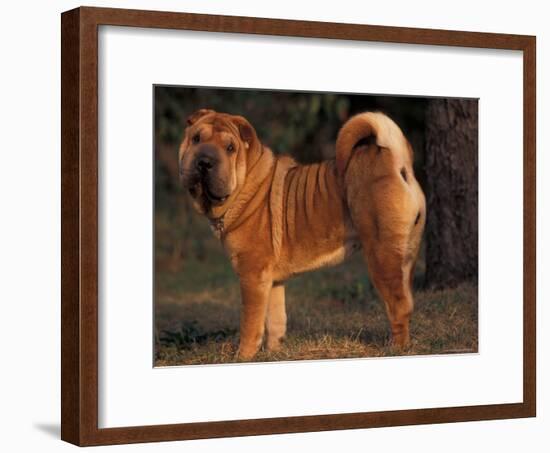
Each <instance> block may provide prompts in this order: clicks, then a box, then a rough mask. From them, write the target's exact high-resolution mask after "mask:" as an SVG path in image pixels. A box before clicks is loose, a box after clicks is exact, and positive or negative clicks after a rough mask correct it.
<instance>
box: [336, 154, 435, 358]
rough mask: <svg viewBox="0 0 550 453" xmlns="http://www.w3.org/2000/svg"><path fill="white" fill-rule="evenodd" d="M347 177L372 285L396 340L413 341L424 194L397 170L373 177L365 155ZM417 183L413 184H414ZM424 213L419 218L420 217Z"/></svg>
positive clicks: (400, 343)
mask: <svg viewBox="0 0 550 453" xmlns="http://www.w3.org/2000/svg"><path fill="white" fill-rule="evenodd" d="M354 159H355V161H356V162H357V163H359V165H357V164H356V165H353V166H352V167H351V168H350V170H351V173H353V172H358V173H357V174H355V175H354V174H352V175H351V176H352V177H351V178H349V179H348V187H347V189H348V205H349V210H350V217H351V220H352V223H353V226H354V228H355V230H356V231H357V233H358V234H359V237H360V239H361V244H362V246H363V253H364V256H365V259H366V261H367V267H368V270H369V274H370V277H371V280H372V283H373V285H374V287H375V288H376V290H377V291H378V294H379V295H380V298H381V299H382V300H383V302H384V305H385V307H386V311H387V314H388V318H389V322H390V326H391V333H392V343H393V344H394V345H396V346H399V347H403V346H406V345H407V344H408V343H409V320H410V317H411V314H412V311H413V305H414V302H413V295H412V278H413V277H412V273H413V268H414V263H415V261H416V258H417V255H418V248H419V244H420V238H421V234H422V229H423V226H424V217H425V208H424V204H423V196H422V194H421V193H420V192H418V191H417V188H416V182H415V181H414V180H412V175H409V178H408V181H405V180H404V179H403V177H402V176H401V175H400V174H399V172H398V171H395V172H394V173H392V172H388V174H387V176H383V177H379V178H371V179H369V178H368V176H369V175H368V170H367V171H365V172H364V173H366V174H367V176H366V177H365V175H364V174H363V175H361V174H360V173H359V170H361V169H365V168H366V169H368V168H369V167H368V166H367V165H365V163H364V162H362V161H364V160H366V159H367V155H366V153H363V154H358V155H356V156H355V157H354ZM413 184H414V185H413ZM419 216H420V217H419Z"/></svg>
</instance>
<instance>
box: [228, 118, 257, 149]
mask: <svg viewBox="0 0 550 453" xmlns="http://www.w3.org/2000/svg"><path fill="white" fill-rule="evenodd" d="M233 121H234V122H235V124H236V125H237V127H238V128H239V134H240V136H241V139H242V140H243V142H245V143H246V144H247V145H248V147H251V146H252V145H253V144H254V143H256V142H257V141H258V135H257V134H256V130H255V129H254V127H252V124H250V123H249V122H248V120H247V119H246V118H244V117H242V116H238V115H235V116H234V117H233Z"/></svg>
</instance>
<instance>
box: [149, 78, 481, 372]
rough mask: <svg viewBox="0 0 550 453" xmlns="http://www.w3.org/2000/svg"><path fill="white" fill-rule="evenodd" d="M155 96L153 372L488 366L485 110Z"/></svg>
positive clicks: (384, 99)
mask: <svg viewBox="0 0 550 453" xmlns="http://www.w3.org/2000/svg"><path fill="white" fill-rule="evenodd" d="M153 97H154V216H153V218H154V259H155V262H154V326H153V330H154V345H155V347H154V354H155V357H154V366H177V365H203V364H221V363H237V362H251V361H259V362H271V361H292V360H314V359H338V358H368V357H384V356H402V355H407V356H414V355H428V354H456V353H475V352H477V350H478V288H477V284H478V164H477V162H478V100H477V99H466V98H429V97H412V96H392V95H381V94H349V93H324V92H299V91H277V90H272V91H271V90H252V89H230V88H208V87H183V86H165V85H156V86H154V87H153Z"/></svg>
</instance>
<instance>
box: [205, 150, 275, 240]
mask: <svg viewBox="0 0 550 453" xmlns="http://www.w3.org/2000/svg"><path fill="white" fill-rule="evenodd" d="M259 146H260V151H259V153H258V154H259V156H258V157H257V159H256V160H255V161H254V162H252V163H251V165H250V167H249V169H248V171H247V174H246V178H245V182H244V184H243V186H242V187H241V188H240V189H239V191H238V192H237V193H236V194H235V195H234V199H233V201H232V203H229V204H228V206H227V207H226V206H220V207H214V208H212V211H211V215H210V216H209V221H210V227H211V228H212V231H213V232H214V235H215V236H216V237H218V239H222V238H223V235H224V234H226V233H227V232H229V231H230V230H231V229H233V228H236V227H237V226H238V224H241V223H242V222H243V221H245V220H246V219H247V218H248V217H249V216H250V215H251V214H252V213H253V212H254V211H255V210H256V209H257V208H258V207H259V206H261V204H262V202H263V200H264V199H265V197H266V196H267V195H268V194H269V184H265V183H264V182H265V181H266V179H267V178H268V177H269V176H270V175H271V174H272V173H273V170H274V167H275V161H276V159H275V156H274V155H273V153H272V151H271V150H270V149H269V148H266V147H263V146H262V145H259ZM258 188H259V190H258Z"/></svg>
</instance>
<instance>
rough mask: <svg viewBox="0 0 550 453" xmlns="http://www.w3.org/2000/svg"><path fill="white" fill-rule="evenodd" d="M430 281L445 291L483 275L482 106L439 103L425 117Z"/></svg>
mask: <svg viewBox="0 0 550 453" xmlns="http://www.w3.org/2000/svg"><path fill="white" fill-rule="evenodd" d="M425 159H426V161H425V170H426V197H427V204H428V216H427V222H426V233H425V240H426V277H425V278H426V280H425V284H426V286H427V287H430V288H445V287H452V286H456V285H457V284H459V283H461V282H463V281H466V280H469V281H475V282H477V271H478V169H477V163H478V102H477V100H468V99H434V100H431V101H430V102H429V104H428V108H427V112H426V156H425Z"/></svg>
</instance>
